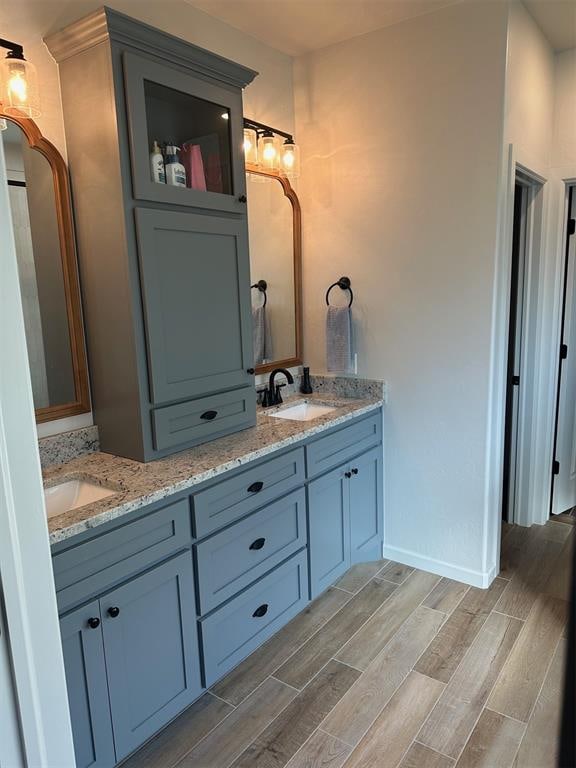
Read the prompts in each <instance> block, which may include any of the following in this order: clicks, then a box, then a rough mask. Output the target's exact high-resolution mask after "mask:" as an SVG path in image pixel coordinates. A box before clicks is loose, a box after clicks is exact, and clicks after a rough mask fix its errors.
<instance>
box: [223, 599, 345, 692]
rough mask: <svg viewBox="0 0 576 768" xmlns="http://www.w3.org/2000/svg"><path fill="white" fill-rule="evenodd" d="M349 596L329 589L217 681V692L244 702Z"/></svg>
mask: <svg viewBox="0 0 576 768" xmlns="http://www.w3.org/2000/svg"><path fill="white" fill-rule="evenodd" d="M349 600H350V595H348V594H346V593H345V592H342V591H341V590H339V589H328V590H327V591H326V592H324V594H322V595H320V597H318V598H317V599H316V600H314V602H312V603H310V605H309V606H308V607H307V608H305V609H304V610H303V611H302V613H300V614H298V616H296V617H295V618H294V619H292V621H291V622H290V623H289V624H287V625H286V626H285V627H284V628H283V629H281V630H280V632H278V633H277V634H276V635H274V637H272V638H271V639H270V640H268V642H267V643H264V645H263V646H262V647H261V648H258V650H256V651H254V653H253V654H251V655H250V656H249V657H248V658H247V659H246V660H245V661H243V662H242V663H241V664H240V665H239V666H238V667H236V669H233V670H232V672H230V673H229V674H228V675H226V677H225V678H223V679H222V680H221V681H220V682H219V683H216V685H215V686H214V687H213V688H212V690H213V691H214V693H215V694H216V695H217V696H221V697H222V698H223V699H225V700H226V701H229V702H230V703H231V704H234V705H236V704H240V702H241V701H243V700H244V699H245V698H246V696H248V694H250V693H251V692H252V691H253V690H255V689H256V688H257V687H258V686H259V685H260V683H261V682H262V681H263V680H265V679H266V678H267V677H268V675H271V674H272V672H274V671H275V670H276V669H278V667H279V666H280V665H281V664H283V663H284V662H285V661H286V659H288V658H289V657H290V656H291V655H292V654H293V653H294V652H295V651H296V650H298V648H300V646H301V645H303V644H304V643H305V642H306V641H307V640H308V639H309V638H310V637H312V635H314V634H315V633H316V632H317V631H318V630H319V629H320V627H321V626H323V625H324V624H325V623H326V622H327V621H328V620H329V619H330V618H332V616H334V614H336V613H337V612H338V611H339V610H340V609H341V608H342V607H343V606H344V605H345V604H346V603H347V602H348V601H349Z"/></svg>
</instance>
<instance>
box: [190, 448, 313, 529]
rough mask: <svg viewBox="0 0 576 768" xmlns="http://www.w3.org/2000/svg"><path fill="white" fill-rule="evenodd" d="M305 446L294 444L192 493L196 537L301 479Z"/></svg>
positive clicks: (302, 480)
mask: <svg viewBox="0 0 576 768" xmlns="http://www.w3.org/2000/svg"><path fill="white" fill-rule="evenodd" d="M304 477H305V473H304V449H303V448H297V449H296V450H294V451H290V452H289V453H285V454H284V455H283V456H279V457H278V458H276V459H270V461H266V462H264V463H263V464H260V465H259V466H258V467H254V468H253V469H249V470H247V471H246V472H242V473H241V474H239V475H235V476H234V477H231V478H230V479H229V480H224V481H222V482H220V483H218V484H217V485H214V486H212V487H211V488H207V489H206V490H205V491H201V492H200V493H198V494H196V496H194V530H195V534H196V537H197V538H201V537H202V536H206V535H208V534H209V533H212V531H215V530H217V529H218V528H223V527H224V526H225V525H228V524H229V523H232V522H234V521H235V520H237V519H239V518H240V517H243V516H244V515H247V514H249V513H250V512H253V511H254V510H256V509H258V507H262V506H264V504H266V503H267V502H269V501H272V500H273V499H275V498H278V497H279V496H282V495H283V494H284V493H287V492H288V491H291V490H292V489H293V488H296V487H297V486H299V485H302V483H303V482H304Z"/></svg>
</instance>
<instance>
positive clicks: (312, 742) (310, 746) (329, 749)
mask: <svg viewBox="0 0 576 768" xmlns="http://www.w3.org/2000/svg"><path fill="white" fill-rule="evenodd" d="M351 751H352V747H349V746H348V744H344V742H343V741H340V740H339V739H335V738H334V736H330V734H328V733H324V731H321V730H318V731H316V732H315V733H313V734H312V736H311V737H310V738H309V739H308V741H307V742H306V744H304V746H303V747H302V748H301V749H300V750H299V751H298V752H296V754H295V755H294V757H293V758H292V759H291V760H290V762H289V763H288V764H287V766H286V768H341V767H342V766H343V765H344V763H345V762H346V760H347V758H348V755H349V754H350V752H351Z"/></svg>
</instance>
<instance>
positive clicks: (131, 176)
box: [46, 8, 257, 461]
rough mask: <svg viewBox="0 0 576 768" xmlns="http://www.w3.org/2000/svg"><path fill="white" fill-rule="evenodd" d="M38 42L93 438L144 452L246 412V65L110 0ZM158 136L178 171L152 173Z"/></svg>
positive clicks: (157, 451) (246, 418)
mask: <svg viewBox="0 0 576 768" xmlns="http://www.w3.org/2000/svg"><path fill="white" fill-rule="evenodd" d="M46 42H47V45H48V47H49V49H50V51H51V52H52V54H53V55H54V57H55V59H56V60H57V62H58V64H59V74H60V84H61V91H62V104H63V110H64V123H65V127H66V143H67V151H68V158H69V162H70V170H71V178H72V186H73V192H74V207H75V220H76V231H77V239H78V255H79V262H80V277H81V283H82V295H83V309H84V319H85V325H86V336H87V346H88V357H89V360H90V374H91V393H92V400H93V411H94V416H95V421H96V423H97V424H98V427H99V432H100V445H101V448H102V450H104V451H106V452H108V453H113V454H116V455H119V456H125V457H128V458H131V459H136V460H138V461H149V460H151V459H155V458H160V457H163V456H166V455H168V454H170V453H174V452H175V451H180V450H184V449H185V448H189V447H192V446H193V445H197V444H198V443H202V442H206V441H208V440H211V439H213V438H215V437H218V436H222V435H225V434H229V433H231V432H235V431H239V430H241V429H245V428H247V427H250V426H252V425H254V424H255V422H256V410H255V397H254V394H253V391H252V390H253V385H254V371H253V355H252V331H251V325H250V324H251V307H250V271H249V254H248V222H247V208H246V194H245V193H246V190H245V178H244V157H243V150H242V143H243V132H242V89H243V88H244V87H245V86H246V85H247V84H248V83H250V82H251V81H252V79H253V78H254V77H255V75H256V74H257V73H256V72H254V71H253V70H250V69H247V68H246V67H243V66H241V65H239V64H236V63H234V62H231V61H228V60H227V59H224V58H222V57H220V56H217V55H215V54H213V53H210V52H208V51H205V50H202V49H201V48H198V47H197V46H194V45H191V44H190V43H187V42H185V41H184V40H181V39H179V38H177V37H173V36H172V35H168V34H166V33H164V32H161V31H160V30H158V29H154V28H153V27H150V26H148V25H146V24H142V23H141V22H138V21H136V20H134V19H131V18H129V17H128V16H124V15H123V14H121V13H118V12H116V11H113V10H111V9H110V8H102V9H100V10H98V11H96V12H95V13H93V14H92V15H90V16H88V17H87V18H85V19H81V20H80V21H78V22H76V23H74V24H71V25H70V26H69V27H67V28H66V29H65V30H63V31H61V32H57V33H55V34H53V35H51V36H50V37H49V38H47V41H46ZM95 109H97V111H98V115H99V117H98V119H94V120H92V119H87V115H91V114H92V113H93V112H94V110H95ZM155 141H156V142H158V143H159V144H164V145H169V146H177V147H179V148H181V150H180V153H181V155H183V157H182V158H181V159H183V161H184V165H185V167H186V175H187V178H186V186H184V187H182V186H174V185H170V184H165V183H160V182H156V181H154V180H153V176H152V171H151V158H150V154H151V151H152V147H153V144H154V142H155ZM184 155H185V156H184ZM249 390H250V391H249Z"/></svg>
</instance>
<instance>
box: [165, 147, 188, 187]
mask: <svg viewBox="0 0 576 768" xmlns="http://www.w3.org/2000/svg"><path fill="white" fill-rule="evenodd" d="M177 149H178V147H175V146H174V145H172V144H168V146H167V147H166V184H171V185H172V186H173V187H185V186H186V169H185V168H184V166H183V165H182V163H181V162H180V160H179V159H178V155H177V154H176V150H177Z"/></svg>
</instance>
